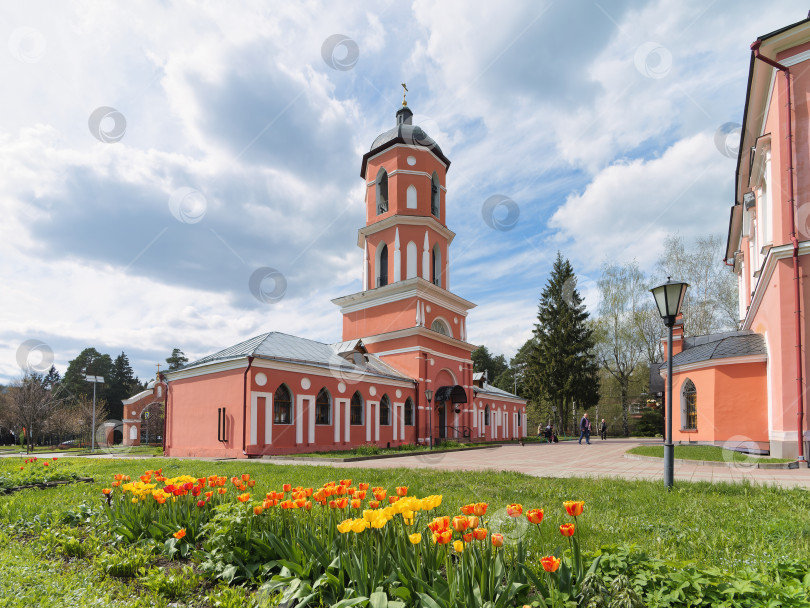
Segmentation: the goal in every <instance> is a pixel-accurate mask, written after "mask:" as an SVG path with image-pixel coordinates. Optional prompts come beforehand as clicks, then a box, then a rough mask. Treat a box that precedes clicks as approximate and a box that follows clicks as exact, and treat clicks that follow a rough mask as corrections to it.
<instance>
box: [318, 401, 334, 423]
mask: <svg viewBox="0 0 810 608" xmlns="http://www.w3.org/2000/svg"><path fill="white" fill-rule="evenodd" d="M330 409H331V408H330V407H329V404H328V403H319V404H317V405H316V406H315V424H331V423H332V422H331V420H330V418H331V416H330V413H331V412H330Z"/></svg>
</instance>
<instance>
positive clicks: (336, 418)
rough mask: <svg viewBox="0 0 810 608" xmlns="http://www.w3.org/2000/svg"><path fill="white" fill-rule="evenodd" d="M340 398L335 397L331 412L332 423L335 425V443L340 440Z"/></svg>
mask: <svg viewBox="0 0 810 608" xmlns="http://www.w3.org/2000/svg"><path fill="white" fill-rule="evenodd" d="M341 401H342V399H335V403H334V406H333V407H334V408H335V410H334V411H333V412H332V424H333V425H334V427H335V443H338V442H339V441H340V402H341Z"/></svg>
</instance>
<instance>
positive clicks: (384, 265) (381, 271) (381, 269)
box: [377, 243, 388, 287]
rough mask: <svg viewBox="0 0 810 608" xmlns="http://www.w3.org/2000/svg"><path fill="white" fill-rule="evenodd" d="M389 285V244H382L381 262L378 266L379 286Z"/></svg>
mask: <svg viewBox="0 0 810 608" xmlns="http://www.w3.org/2000/svg"><path fill="white" fill-rule="evenodd" d="M386 285H388V245H386V244H385V243H383V244H382V245H380V263H379V265H378V268H377V287H385V286H386Z"/></svg>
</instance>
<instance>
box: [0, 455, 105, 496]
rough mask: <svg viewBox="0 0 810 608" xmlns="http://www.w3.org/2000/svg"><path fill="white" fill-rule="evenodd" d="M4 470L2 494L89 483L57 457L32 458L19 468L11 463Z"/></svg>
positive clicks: (1, 478)
mask: <svg viewBox="0 0 810 608" xmlns="http://www.w3.org/2000/svg"><path fill="white" fill-rule="evenodd" d="M4 468H5V469H6V470H5V471H3V472H2V473H0V493H9V492H14V491H17V490H23V489H26V488H46V487H51V486H55V485H60V484H62V483H67V482H71V481H77V480H80V479H81V480H82V481H88V479H87V478H84V479H83V478H80V477H79V475H78V474H77V473H76V472H75V471H73V470H71V469H70V467H69V466H68V467H65V466H64V465H63V464H62V463H61V462H59V458H57V457H56V456H54V457H53V458H38V457H36V456H32V457H31V458H26V459H25V460H24V461H23V463H22V464H20V465H19V466H17V465H16V464H15V463H9V464H8V465H7V466H6V467H4ZM89 481H92V479H89Z"/></svg>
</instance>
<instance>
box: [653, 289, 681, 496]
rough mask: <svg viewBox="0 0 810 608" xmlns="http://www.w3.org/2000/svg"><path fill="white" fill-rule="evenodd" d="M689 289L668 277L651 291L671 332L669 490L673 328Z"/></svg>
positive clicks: (667, 481) (667, 445)
mask: <svg viewBox="0 0 810 608" xmlns="http://www.w3.org/2000/svg"><path fill="white" fill-rule="evenodd" d="M687 287H689V284H688V283H681V282H679V281H673V280H672V279H671V278H670V277H667V282H666V283H664V284H663V285H659V286H658V287H654V288H653V289H651V290H650V291H651V292H652V294H653V296H654V297H655V303H656V305H657V306H658V312H659V313H660V315H661V318H662V319H663V320H664V325H666V326H667V329H668V330H669V338H668V340H667V394H666V399H667V410H666V415H667V428H666V439H665V441H664V485H665V486H666V487H667V489H669V488H671V487H672V484H673V482H674V477H675V446H674V445H673V444H672V398H673V395H672V327H673V326H674V325H675V318H676V317H677V316H678V313H679V312H680V310H681V304H683V297H684V296H685V295H686V288H687Z"/></svg>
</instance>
